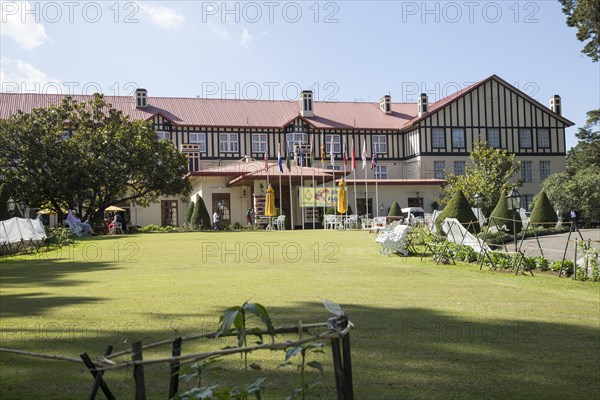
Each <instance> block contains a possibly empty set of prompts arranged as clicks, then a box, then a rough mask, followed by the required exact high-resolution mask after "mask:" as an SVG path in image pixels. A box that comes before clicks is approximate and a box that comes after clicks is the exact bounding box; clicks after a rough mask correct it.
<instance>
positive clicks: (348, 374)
mask: <svg viewBox="0 0 600 400" xmlns="http://www.w3.org/2000/svg"><path fill="white" fill-rule="evenodd" d="M341 322H342V325H341V328H342V330H344V329H346V327H347V326H348V317H347V316H344V317H342V321H341ZM342 361H343V366H344V384H345V387H344V388H345V392H344V394H345V397H344V400H353V399H354V389H353V388H352V355H351V353H350V332H348V333H347V334H345V335H344V336H343V337H342Z"/></svg>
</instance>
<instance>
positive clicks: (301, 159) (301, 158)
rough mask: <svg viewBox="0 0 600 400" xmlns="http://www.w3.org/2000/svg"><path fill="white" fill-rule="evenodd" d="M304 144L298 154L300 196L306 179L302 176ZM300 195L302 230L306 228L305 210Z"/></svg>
mask: <svg viewBox="0 0 600 400" xmlns="http://www.w3.org/2000/svg"><path fill="white" fill-rule="evenodd" d="M300 146H302V145H301V144H300V145H298V155H299V156H300V187H299V188H298V192H299V193H300V196H302V188H303V187H304V181H303V177H302V172H303V170H304V160H303V158H304V154H303V153H302V148H301V147H300ZM300 196H299V198H298V202H299V204H298V205H299V206H300V212H301V213H302V214H301V218H300V220H301V221H302V230H304V214H305V212H304V211H305V210H304V207H302V203H301V202H300Z"/></svg>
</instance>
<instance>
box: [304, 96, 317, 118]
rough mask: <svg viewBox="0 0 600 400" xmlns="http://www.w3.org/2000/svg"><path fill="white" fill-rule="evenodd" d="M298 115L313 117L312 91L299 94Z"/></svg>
mask: <svg viewBox="0 0 600 400" xmlns="http://www.w3.org/2000/svg"><path fill="white" fill-rule="evenodd" d="M300 115H302V116H303V117H314V116H315V114H314V112H313V92H312V90H303V91H302V93H300Z"/></svg>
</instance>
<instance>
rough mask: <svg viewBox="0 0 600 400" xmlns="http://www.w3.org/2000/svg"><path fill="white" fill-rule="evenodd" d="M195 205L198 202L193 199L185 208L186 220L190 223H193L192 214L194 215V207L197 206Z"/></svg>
mask: <svg viewBox="0 0 600 400" xmlns="http://www.w3.org/2000/svg"><path fill="white" fill-rule="evenodd" d="M195 206H196V203H194V202H193V201H191V202H190V205H189V206H188V208H186V210H185V222H187V223H188V224H191V223H192V215H194V208H196V207H195Z"/></svg>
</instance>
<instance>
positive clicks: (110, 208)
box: [104, 206, 125, 211]
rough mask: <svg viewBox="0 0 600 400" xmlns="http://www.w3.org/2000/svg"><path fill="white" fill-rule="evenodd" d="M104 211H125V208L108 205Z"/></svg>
mask: <svg viewBox="0 0 600 400" xmlns="http://www.w3.org/2000/svg"><path fill="white" fill-rule="evenodd" d="M104 211H125V209H123V208H121V207H117V206H108V207H106V208H105V209H104Z"/></svg>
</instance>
